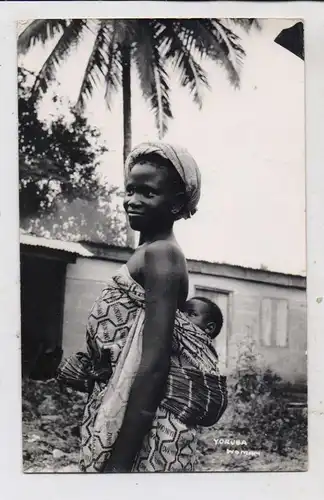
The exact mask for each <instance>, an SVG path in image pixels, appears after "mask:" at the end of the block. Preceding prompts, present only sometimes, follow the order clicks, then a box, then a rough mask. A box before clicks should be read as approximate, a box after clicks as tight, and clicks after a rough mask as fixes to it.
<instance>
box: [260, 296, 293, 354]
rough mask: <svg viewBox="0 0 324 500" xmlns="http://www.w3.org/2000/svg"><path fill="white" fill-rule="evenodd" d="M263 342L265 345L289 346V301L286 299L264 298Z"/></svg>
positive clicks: (262, 313)
mask: <svg viewBox="0 0 324 500" xmlns="http://www.w3.org/2000/svg"><path fill="white" fill-rule="evenodd" d="M261 343H262V345H264V346H265V347H287V346H288V301H287V300H286V299H273V298H264V299H262V302H261Z"/></svg>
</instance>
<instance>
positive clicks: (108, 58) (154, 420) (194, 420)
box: [17, 14, 308, 473]
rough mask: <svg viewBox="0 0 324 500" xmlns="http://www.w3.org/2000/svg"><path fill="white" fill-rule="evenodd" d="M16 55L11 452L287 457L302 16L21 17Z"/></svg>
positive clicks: (139, 459) (298, 333) (162, 462)
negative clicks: (18, 440) (16, 302)
mask: <svg viewBox="0 0 324 500" xmlns="http://www.w3.org/2000/svg"><path fill="white" fill-rule="evenodd" d="M79 15H80V14H79ZM17 55H18V57H17V65H18V66H17V88H18V94H17V95H18V142H19V217H20V230H19V235H20V304H21V332H20V341H21V386H22V428H21V431H22V454H23V457H22V461H23V471H24V472H25V473H124V472H135V473H136V472H259V471H262V472H276V471H277V472H290V471H291V472H301V471H306V470H307V469H308V432H307V429H308V423H307V415H308V408H307V301H306V277H307V276H306V275H307V273H306V180H305V179H306V174H305V78H304V70H305V68H304V64H305V63H304V29H303V21H302V20H301V19H285V18H276V19H275V18H205V17H204V18H184V17H179V18H171V17H166V18H158V17H157V18H140V17H139V18H131V19H126V18H125V19H119V18H110V19H109V18H107V19H106V18H105V19H104V18H98V19H96V18H84V19H77V18H73V19H67V18H56V19H54V18H51V19H28V20H23V19H21V20H20V21H18V22H17Z"/></svg>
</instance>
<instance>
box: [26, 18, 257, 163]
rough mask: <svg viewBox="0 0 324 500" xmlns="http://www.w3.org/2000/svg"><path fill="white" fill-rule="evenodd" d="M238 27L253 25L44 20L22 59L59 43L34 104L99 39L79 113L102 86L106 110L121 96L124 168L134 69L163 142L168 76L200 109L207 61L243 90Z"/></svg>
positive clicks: (29, 34) (38, 82)
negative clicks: (175, 77) (76, 51)
mask: <svg viewBox="0 0 324 500" xmlns="http://www.w3.org/2000/svg"><path fill="white" fill-rule="evenodd" d="M235 24H237V25H240V26H241V27H243V28H244V29H245V30H247V31H248V30H249V29H250V28H251V26H252V25H253V24H254V25H256V26H257V27H259V23H258V21H257V20H255V19H123V20H121V19H97V20H89V19H40V20H34V21H32V22H31V23H30V24H29V25H28V26H27V27H26V28H25V29H24V30H23V31H22V32H21V33H20V35H19V38H18V52H19V53H20V54H25V53H26V52H28V50H29V49H30V48H31V47H32V46H33V45H35V44H37V43H41V44H46V42H47V41H48V40H50V39H52V38H53V37H55V36H57V35H60V37H59V39H58V41H57V43H56V45H55V46H54V48H53V50H52V51H51V53H50V54H49V56H48V57H47V59H46V61H45V62H44V64H43V66H42V68H41V70H40V71H39V74H38V75H37V77H36V79H35V83H34V86H33V92H32V94H33V96H34V98H35V100H37V99H39V98H40V97H41V95H42V94H43V93H44V92H46V90H47V88H48V86H49V84H50V82H51V81H52V80H53V79H54V78H55V77H56V70H57V69H58V67H59V66H60V64H61V63H62V62H63V61H65V60H66V58H67V57H69V55H70V53H71V50H72V48H74V47H75V46H77V45H78V44H79V43H80V42H81V40H82V39H83V37H84V35H85V34H86V32H87V31H89V30H90V31H91V32H92V33H93V35H94V42H93V45H92V47H91V50H90V53H89V56H88V61H87V66H86V70H85V73H84V76H83V80H82V83H81V87H80V92H79V97H78V100H77V103H76V106H77V107H78V108H79V109H80V110H82V109H84V107H85V104H86V100H87V99H88V98H90V97H91V96H92V94H93V92H94V89H95V87H96V86H97V85H98V84H102V83H104V84H105V99H106V103H107V105H108V108H109V107H110V105H111V102H112V97H113V94H114V93H115V92H117V91H118V89H119V88H120V87H121V88H122V95H123V118H124V123H123V133H124V147H123V156H124V160H125V158H126V156H127V155H128V153H129V151H130V150H131V143H132V128H131V69H132V67H133V66H134V67H135V68H136V69H137V73H138V76H139V80H140V85H141V89H142V93H143V96H144V98H145V100H146V101H147V102H148V103H149V105H150V107H151V110H152V112H153V113H154V115H155V122H156V126H157V130H158V133H159V137H160V138H162V137H163V135H164V134H165V133H166V131H167V127H168V120H169V119H170V118H172V110H171V104H170V86H169V69H173V70H176V71H177V72H178V74H179V77H180V84H181V86H183V87H185V88H187V89H188V90H189V92H190V93H191V95H192V97H193V101H194V102H195V103H196V104H197V105H198V106H199V107H201V106H202V102H203V91H204V90H205V89H208V88H209V84H208V79H207V75H206V73H205V71H204V69H203V67H202V66H201V61H202V60H204V59H211V60H213V61H215V63H218V64H221V65H222V66H223V67H224V69H225V71H226V73H227V75H228V77H229V81H230V83H231V84H232V85H233V86H234V87H238V86H239V82H240V67H241V65H242V62H243V58H244V56H245V52H244V49H243V47H242V46H241V42H240V38H239V36H238V35H237V34H235V32H234V31H233V30H232V27H233V26H234V25H235Z"/></svg>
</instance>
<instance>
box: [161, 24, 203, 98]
mask: <svg viewBox="0 0 324 500" xmlns="http://www.w3.org/2000/svg"><path fill="white" fill-rule="evenodd" d="M166 21H167V22H165V21H164V22H163V25H162V23H161V30H160V32H159V38H158V44H159V45H161V47H162V48H163V50H164V56H165V59H166V60H169V61H171V63H172V65H173V67H174V69H176V70H178V72H179V76H180V84H181V85H182V86H183V87H187V88H188V90H189V92H190V93H191V94H192V96H193V100H194V102H195V103H196V104H197V105H198V106H199V107H200V108H201V107H202V102H203V90H204V88H205V89H208V90H210V86H209V83H208V79H207V75H206V73H205V71H204V70H203V68H202V67H201V66H200V64H199V63H198V62H197V61H196V60H195V57H194V55H193V54H192V52H191V51H190V50H189V49H188V48H187V47H186V46H185V43H184V42H183V41H182V40H181V38H180V35H179V33H177V31H178V30H177V27H176V26H174V24H173V23H172V21H171V23H170V22H168V20H166ZM188 43H189V40H188Z"/></svg>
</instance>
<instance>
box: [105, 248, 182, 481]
mask: <svg viewBox="0 0 324 500" xmlns="http://www.w3.org/2000/svg"><path fill="white" fill-rule="evenodd" d="M181 275H182V264H181V257H180V253H179V251H178V250H177V249H176V248H175V247H174V246H173V245H172V244H170V243H168V242H165V241H164V242H156V243H153V244H152V245H150V246H149V247H148V248H147V250H146V253H145V265H144V287H145V322H144V330H143V351H142V358H141V362H140V366H139V370H138V373H137V375H136V377H135V380H134V382H133V385H132V388H131V392H130V397H129V400H128V405H127V409H126V413H125V417H124V421H123V424H122V427H121V430H120V433H119V435H118V438H117V440H116V443H115V446H114V449H113V452H112V455H111V457H110V459H109V461H108V463H107V465H106V467H105V469H104V472H109V471H120V472H123V471H124V472H127V471H130V470H131V468H132V465H133V462H134V460H135V457H136V455H137V453H138V452H139V451H140V449H141V446H142V443H143V439H144V437H145V435H146V434H147V432H148V431H149V430H150V427H151V424H152V421H153V418H154V415H155V412H156V409H157V407H158V405H159V404H160V402H161V400H162V398H163V395H164V386H165V383H166V380H167V376H168V373H169V366H170V358H171V347H172V335H173V328H174V321H175V315H176V310H177V303H178V296H179V289H180V282H181Z"/></svg>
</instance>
